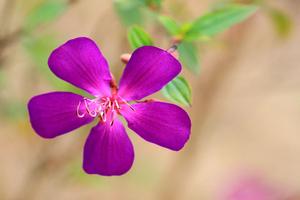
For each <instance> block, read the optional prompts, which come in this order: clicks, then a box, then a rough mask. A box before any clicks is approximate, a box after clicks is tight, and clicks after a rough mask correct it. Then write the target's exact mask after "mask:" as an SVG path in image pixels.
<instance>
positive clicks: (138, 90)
mask: <svg viewBox="0 0 300 200" xmlns="http://www.w3.org/2000/svg"><path fill="white" fill-rule="evenodd" d="M48 64H49V67H50V69H51V70H52V72H53V73H54V74H55V75H56V76H58V77H59V78H61V79H63V80H65V81H67V82H69V83H71V84H73V85H75V86H77V87H79V88H81V89H83V90H85V91H87V92H88V93H90V94H91V95H93V96H94V97H93V98H86V97H82V96H80V95H77V94H74V93H71V92H50V93H46V94H42V95H38V96H35V97H33V98H32V99H31V100H30V101H29V103H28V110H29V115H30V122H31V125H32V127H33V129H34V130H35V131H36V132H37V133H38V134H39V135H40V136H41V137H43V138H54V137H56V136H59V135H62V134H65V133H67V132H69V131H72V130H74V129H76V128H78V127H80V126H83V125H85V124H88V123H90V122H91V121H92V120H93V119H94V118H97V119H98V120H99V122H98V124H97V125H96V126H95V127H93V128H92V130H91V132H90V134H89V136H88V138H87V140H86V143H85V145H84V153H83V169H84V170H85V171H86V172H87V173H89V174H100V175H106V176H111V175H121V174H124V173H126V172H127V171H128V170H129V169H130V168H131V166H132V163H133V160H134V150H133V145H132V143H131V141H130V139H129V137H128V135H127V133H126V131H125V128H124V126H123V125H122V123H121V122H120V120H119V119H118V116H119V115H121V116H123V117H124V118H125V119H126V121H127V123H128V127H129V128H130V129H132V130H133V131H135V132H136V133H137V134H138V135H140V136H141V137H142V138H144V139H145V140H147V141H148V142H151V143H155V144H157V145H160V146H162V147H165V148H168V149H171V150H175V151H178V150H180V149H181V148H182V147H183V146H184V144H185V143H186V142H187V140H188V139H189V135H190V130H191V121H190V118H189V116H188V114H187V113H186V112H185V111H184V110H183V109H181V108H180V107H178V106H176V105H173V104H169V103H163V102H159V101H153V100H151V101H147V100H145V101H138V100H141V99H143V98H144V97H146V96H148V95H150V94H153V93H154V92H157V91H159V90H160V89H161V88H162V87H163V86H164V85H166V84H167V83H168V82H170V81H171V80H172V79H173V78H174V77H176V76H177V75H178V73H179V72H180V71H181V65H180V63H179V62H178V61H177V60H176V59H175V58H174V57H173V56H172V55H171V54H170V53H168V52H167V51H165V50H162V49H159V48H157V47H153V46H144V47H141V48H138V49H137V50H136V51H134V53H133V54H132V57H131V58H130V60H129V62H128V64H127V66H126V67H125V70H124V72H123V75H122V77H121V80H120V84H119V88H117V86H116V85H115V84H113V83H114V81H113V79H112V76H111V74H110V71H109V67H108V63H107V61H106V59H105V58H104V57H103V55H102V53H101V52H100V50H99V49H98V47H97V45H96V44H95V42H93V41H92V40H91V39H89V38H84V37H80V38H76V39H73V40H70V41H68V42H66V43H65V44H63V45H62V46H60V47H58V48H57V49H55V50H54V51H53V52H52V54H51V55H50V57H49V61H48Z"/></svg>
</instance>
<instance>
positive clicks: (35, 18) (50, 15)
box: [25, 0, 67, 31]
mask: <svg viewBox="0 0 300 200" xmlns="http://www.w3.org/2000/svg"><path fill="white" fill-rule="evenodd" d="M66 7H67V5H66V3H65V2H64V1H58V0H46V1H44V2H42V3H41V4H40V5H39V6H37V7H36V8H35V9H34V10H33V11H32V12H31V13H30V14H29V15H28V17H27V18H26V19H25V29H26V30H27V31H32V30H33V29H35V28H36V27H37V26H39V25H41V24H43V23H48V22H51V21H53V20H55V19H56V18H57V17H58V16H59V15H61V14H62V13H63V11H64V10H65V9H66Z"/></svg>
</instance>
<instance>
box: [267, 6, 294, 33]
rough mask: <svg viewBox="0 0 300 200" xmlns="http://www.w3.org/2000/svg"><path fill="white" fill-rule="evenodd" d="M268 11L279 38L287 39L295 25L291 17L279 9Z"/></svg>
mask: <svg viewBox="0 0 300 200" xmlns="http://www.w3.org/2000/svg"><path fill="white" fill-rule="evenodd" d="M268 10H269V11H268V13H269V15H270V17H271V20H272V22H273V24H274V27H275V30H276V31H277V33H278V34H279V36H281V37H287V36H288V35H289V34H290V33H291V30H292V27H293V23H292V20H291V19H290V17H289V16H288V15H287V14H286V13H284V12H283V11H281V10H279V9H275V8H270V9H268Z"/></svg>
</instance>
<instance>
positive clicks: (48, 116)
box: [28, 92, 93, 138]
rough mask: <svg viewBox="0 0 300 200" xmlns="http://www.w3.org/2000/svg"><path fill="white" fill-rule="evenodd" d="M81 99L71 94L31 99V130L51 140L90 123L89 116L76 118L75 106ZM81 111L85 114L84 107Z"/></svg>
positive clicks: (59, 93)
mask: <svg viewBox="0 0 300 200" xmlns="http://www.w3.org/2000/svg"><path fill="white" fill-rule="evenodd" d="M82 99H83V97H82V96H80V95H77V94H73V93H71V92H51V93H47V94H42V95H38V96H35V97H33V98H32V99H30V101H29V103H28V111H29V117H30V122H31V126H32V128H33V129H34V130H35V131H36V132H37V134H39V135H40V136H41V137H44V138H53V137H56V136H59V135H62V134H64V133H67V132H69V131H72V130H74V129H76V128H78V127H80V126H82V125H85V124H87V123H89V122H91V121H92V120H93V118H92V117H90V116H89V115H86V116H84V117H83V118H79V117H78V116H77V106H78V104H79V102H80V101H81V100H82ZM81 111H82V112H85V110H84V107H82V108H81Z"/></svg>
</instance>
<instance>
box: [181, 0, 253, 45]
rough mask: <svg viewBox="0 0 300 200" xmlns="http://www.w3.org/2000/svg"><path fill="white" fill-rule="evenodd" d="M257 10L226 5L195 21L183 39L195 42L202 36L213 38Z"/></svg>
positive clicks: (243, 6) (242, 6)
mask: <svg viewBox="0 0 300 200" xmlns="http://www.w3.org/2000/svg"><path fill="white" fill-rule="evenodd" d="M256 10H257V7H256V6H245V5H235V4H232V5H228V6H226V7H224V8H221V9H218V10H216V11H212V12H210V13H208V14H206V15H204V16H201V17H199V18H198V19H196V20H195V21H194V22H193V24H192V25H191V27H190V29H189V30H188V31H187V33H186V35H185V37H184V39H186V40H197V39H199V37H202V36H214V35H216V34H218V33H220V32H223V31H225V30H226V29H228V28H230V27H231V26H233V25H235V24H238V23H240V22H242V21H243V20H245V19H246V18H248V17H249V16H250V15H252V14H253V13H254V12H255V11H256Z"/></svg>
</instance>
